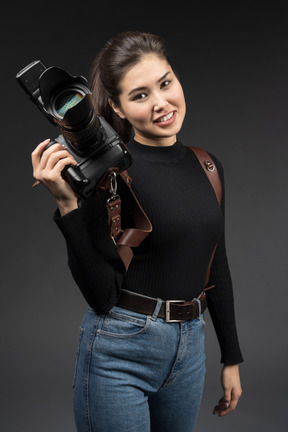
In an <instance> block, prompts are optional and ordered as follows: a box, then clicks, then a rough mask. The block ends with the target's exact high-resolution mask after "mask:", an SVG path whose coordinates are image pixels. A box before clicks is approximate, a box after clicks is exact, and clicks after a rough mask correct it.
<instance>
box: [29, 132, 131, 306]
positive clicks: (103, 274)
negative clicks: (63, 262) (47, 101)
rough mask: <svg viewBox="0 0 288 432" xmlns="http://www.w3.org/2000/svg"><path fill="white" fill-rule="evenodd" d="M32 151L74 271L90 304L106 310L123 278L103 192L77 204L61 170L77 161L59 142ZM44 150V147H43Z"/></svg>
mask: <svg viewBox="0 0 288 432" xmlns="http://www.w3.org/2000/svg"><path fill="white" fill-rule="evenodd" d="M48 142H49V140H46V141H44V142H42V143H41V144H39V146H38V147H37V148H36V149H35V150H34V152H33V153H32V165H33V175H34V177H35V178H36V179H37V180H39V181H40V182H41V183H42V184H43V185H44V186H45V187H46V188H47V189H48V190H49V192H50V193H51V194H52V195H53V196H54V198H55V200H56V202H57V205H58V210H57V212H56V216H55V221H56V223H57V225H58V227H59V229H60V230H61V232H62V234H63V235H64V237H65V240H66V245H67V250H68V263H69V267H70V269H71V272H72V275H73V277H74V279H75V281H76V283H77V285H78V286H79V288H80V290H81V291H82V294H83V295H84V297H85V299H86V300H87V302H88V304H89V305H90V306H91V307H93V308H94V309H95V310H96V311H99V312H107V311H108V310H110V309H111V307H112V306H113V305H114V304H115V303H116V301H117V298H118V295H119V292H120V288H121V285H122V281H123V267H122V261H121V260H120V258H119V257H118V254H117V252H116V251H115V246H114V244H113V242H112V240H111V239H110V236H109V231H108V224H107V221H106V213H105V209H106V205H105V201H103V199H104V195H103V194H99V197H98V198H95V199H93V200H89V201H88V200H87V202H86V201H85V202H83V203H80V205H79V206H78V198H77V196H76V195H75V194H74V192H73V190H72V189H71V188H70V186H69V185H68V183H67V182H66V181H65V180H64V179H63V178H62V176H61V172H62V170H63V168H64V167H65V166H67V165H70V164H72V165H75V164H76V161H75V160H74V159H73V157H72V156H71V155H70V153H69V152H68V151H67V150H65V149H63V147H62V146H61V145H60V144H54V145H52V146H51V147H49V148H48V149H47V150H45V147H46V146H47V144H48ZM44 150H45V151H44Z"/></svg>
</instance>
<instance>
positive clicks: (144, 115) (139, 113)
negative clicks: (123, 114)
mask: <svg viewBox="0 0 288 432" xmlns="http://www.w3.org/2000/svg"><path fill="white" fill-rule="evenodd" d="M129 117H130V122H131V123H132V124H133V123H142V122H145V121H146V120H148V119H149V118H150V115H149V110H148V109H147V108H145V107H144V105H143V106H136V107H134V108H133V110H131V112H130V113H129ZM128 120H129V118H128Z"/></svg>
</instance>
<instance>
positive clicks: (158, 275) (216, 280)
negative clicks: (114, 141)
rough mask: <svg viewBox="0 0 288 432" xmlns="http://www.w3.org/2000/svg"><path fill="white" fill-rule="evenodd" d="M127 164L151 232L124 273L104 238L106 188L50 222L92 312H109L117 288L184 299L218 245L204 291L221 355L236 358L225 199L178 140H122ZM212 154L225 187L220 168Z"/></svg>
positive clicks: (229, 360)
mask: <svg viewBox="0 0 288 432" xmlns="http://www.w3.org/2000/svg"><path fill="white" fill-rule="evenodd" d="M128 147H129V149H130V150H131V153H132V160H133V161H132V165H131V167H129V169H128V172H129V175H130V176H131V177H132V179H133V181H132V186H133V190H134V191H135V193H136V196H137V198H138V199H139V201H140V203H141V205H142V207H143V209H144V210H145V212H146V214H147V215H148V217H149V219H150V221H151V223H152V226H153V231H152V233H151V234H149V235H148V237H147V238H146V239H145V240H144V241H143V242H142V243H141V245H140V246H139V247H138V248H135V249H134V258H133V260H132V262H131V264H130V267H129V270H128V272H127V274H125V275H124V272H123V265H122V261H121V260H120V258H119V256H118V254H117V252H116V250H115V246H114V243H113V242H112V240H111V239H110V236H109V226H108V224H107V213H106V200H107V198H108V197H109V193H108V192H101V193H99V194H98V195H97V196H96V197H93V198H89V199H87V200H83V201H82V202H81V203H80V205H79V208H78V209H77V210H74V211H72V212H71V213H69V214H67V215H65V216H64V217H60V216H59V213H56V216H55V221H56V223H57V225H58V227H59V228H60V230H61V231H62V233H63V235H64V237H65V239H66V244H67V249H68V262H69V267H70V269H71V272H72V274H73V277H74V279H75V281H76V283H77V285H78V286H79V288H80V290H81V292H82V294H83V295H84V297H85V299H86V301H87V302H88V304H89V305H90V306H91V307H92V308H94V309H95V311H96V312H97V313H106V312H108V311H109V310H110V309H111V308H112V307H113V306H114V305H115V304H116V303H117V299H118V296H119V293H120V290H121V288H124V289H127V290H130V291H134V292H137V293H140V294H143V295H147V296H150V297H159V298H162V299H163V300H166V299H179V298H181V299H185V300H186V301H188V300H191V299H193V298H195V297H198V295H199V294H200V292H201V291H202V290H203V288H204V286H205V278H206V273H207V267H208V264H209V260H210V257H211V254H212V251H213V249H214V246H215V245H216V244H217V245H218V246H217V250H216V254H215V257H214V261H213V264H212V268H211V273H210V280H209V284H213V285H215V288H213V289H211V290H209V291H208V292H207V299H208V308H209V312H210V315H211V318H212V321H213V324H214V327H215V330H216V334H217V337H218V340H219V343H220V349H221V361H222V362H224V363H225V364H236V363H239V362H241V361H242V355H241V352H240V348H239V343H238V337H237V331H236V324H235V315H234V302H233V290H232V283H231V277H230V271H229V266H228V262H227V257H226V249H225V237H224V201H225V193H223V197H222V205H221V207H220V206H219V204H218V201H217V199H216V195H215V193H214V190H213V188H212V186H211V185H210V182H209V180H208V179H207V176H206V174H205V173H204V171H203V168H202V167H201V166H200V164H199V162H198V159H197V158H196V156H195V155H194V153H193V152H192V151H191V150H190V149H189V148H187V147H186V146H184V145H183V144H181V143H180V142H179V141H177V142H176V143H175V144H174V145H172V146H169V147H152V146H146V145H142V144H140V143H138V142H136V141H134V140H132V141H131V142H130V143H128ZM212 159H213V160H214V162H215V164H216V166H217V169H218V172H219V175H220V179H221V182H222V186H223V192H224V179H223V169H222V166H221V164H220V162H219V161H218V160H217V159H216V158H215V157H214V156H212ZM118 191H119V194H120V196H121V198H122V207H123V210H122V226H123V227H124V228H125V227H131V226H132V225H133V220H132V218H131V214H130V209H129V191H128V188H127V187H126V186H125V185H124V184H122V180H121V179H120V180H119V189H118Z"/></svg>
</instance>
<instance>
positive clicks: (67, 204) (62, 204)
mask: <svg viewBox="0 0 288 432" xmlns="http://www.w3.org/2000/svg"><path fill="white" fill-rule="evenodd" d="M56 203H57V206H58V209H59V212H60V215H61V216H65V215H66V214H68V213H70V212H71V211H73V210H76V209H77V208H78V200H77V199H75V200H69V201H63V200H56Z"/></svg>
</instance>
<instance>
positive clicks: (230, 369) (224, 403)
mask: <svg viewBox="0 0 288 432" xmlns="http://www.w3.org/2000/svg"><path fill="white" fill-rule="evenodd" d="M221 383H222V387H223V390H224V396H223V397H222V398H221V399H220V400H219V402H218V405H216V406H215V408H214V411H213V414H218V416H219V417H223V416H225V415H227V414H229V413H230V412H232V411H234V409H235V408H236V406H237V403H238V401H239V398H240V396H241V394H242V388H241V383H240V374H239V367H238V365H224V366H223V369H222V373H221Z"/></svg>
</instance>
